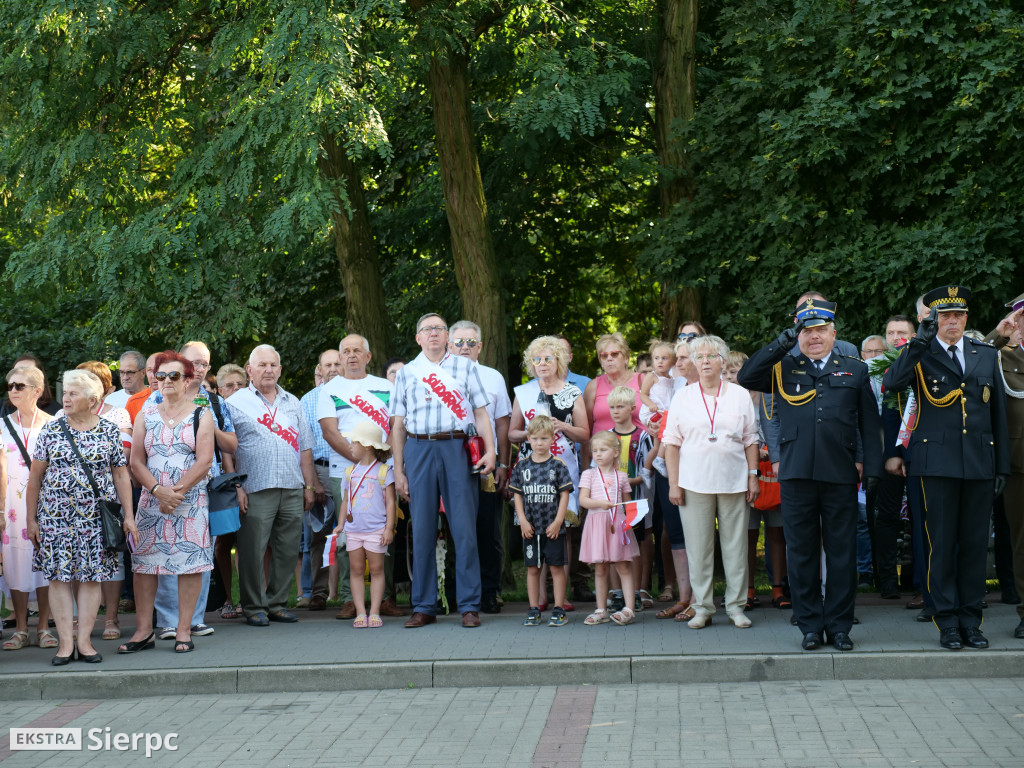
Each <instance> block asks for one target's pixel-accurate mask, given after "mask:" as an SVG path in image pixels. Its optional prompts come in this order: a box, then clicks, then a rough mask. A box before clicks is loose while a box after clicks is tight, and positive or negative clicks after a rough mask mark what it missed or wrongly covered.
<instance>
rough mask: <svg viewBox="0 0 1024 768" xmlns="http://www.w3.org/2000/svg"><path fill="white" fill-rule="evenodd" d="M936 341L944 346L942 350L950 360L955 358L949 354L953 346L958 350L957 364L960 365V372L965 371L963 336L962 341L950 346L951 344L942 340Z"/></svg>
mask: <svg viewBox="0 0 1024 768" xmlns="http://www.w3.org/2000/svg"><path fill="white" fill-rule="evenodd" d="M936 341H938V342H939V344H941V345H942V348H943V349H944V350H945V351H946V355H948V356H949V358H950V360H952V359H953V358H952V355H950V353H949V348H950V347H951V346H952V347H955V348H956V358H957V362H959V364H960V370H961V371H962V370H964V337H963V336H961V337H960V340H959V341H957V343H956V344H949V342H946V341H943V340H942V339H936Z"/></svg>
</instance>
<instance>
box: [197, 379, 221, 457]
mask: <svg viewBox="0 0 1024 768" xmlns="http://www.w3.org/2000/svg"><path fill="white" fill-rule="evenodd" d="M209 398H210V408H212V409H213V418H214V419H215V423H216V425H217V429H219V430H222V431H223V429H224V414H223V413H222V412H221V410H220V395H214V394H211V395H209ZM198 427H199V425H198V423H197V424H196V428H197V429H198ZM196 440H197V442H198V436H197V438H196ZM213 457H214V459H216V460H217V463H218V464H220V463H221V461H222V459H221V455H220V446H218V445H217V436H216V435H214V436H213Z"/></svg>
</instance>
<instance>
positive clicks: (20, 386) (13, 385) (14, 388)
mask: <svg viewBox="0 0 1024 768" xmlns="http://www.w3.org/2000/svg"><path fill="white" fill-rule="evenodd" d="M27 386H28V384H26V383H25V382H23V381H9V382H7V391H8V392H24V391H25V387H27Z"/></svg>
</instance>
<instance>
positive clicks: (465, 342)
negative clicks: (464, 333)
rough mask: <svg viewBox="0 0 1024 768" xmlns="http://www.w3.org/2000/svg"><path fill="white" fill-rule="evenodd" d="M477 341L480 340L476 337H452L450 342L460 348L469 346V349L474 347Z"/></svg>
mask: <svg viewBox="0 0 1024 768" xmlns="http://www.w3.org/2000/svg"><path fill="white" fill-rule="evenodd" d="M479 343H480V342H479V341H477V340H476V339H453V340H452V344H454V345H455V346H456V347H458V348H459V349H462V348H463V347H469V348H470V349H472V348H473V347H475V346H476V345H477V344H479Z"/></svg>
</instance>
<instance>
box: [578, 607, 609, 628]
mask: <svg viewBox="0 0 1024 768" xmlns="http://www.w3.org/2000/svg"><path fill="white" fill-rule="evenodd" d="M609 621H611V619H609V618H608V613H607V612H606V611H605V610H604V608H598V609H597V610H596V611H594V612H593V613H592V614H590V615H589V616H587V618H585V619H584V620H583V623H584V624H586V625H587V626H588V627H592V626H594V625H595V624H607V623H608V622H609Z"/></svg>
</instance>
